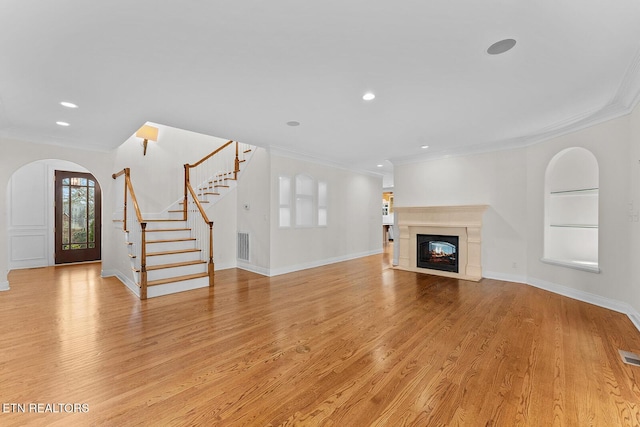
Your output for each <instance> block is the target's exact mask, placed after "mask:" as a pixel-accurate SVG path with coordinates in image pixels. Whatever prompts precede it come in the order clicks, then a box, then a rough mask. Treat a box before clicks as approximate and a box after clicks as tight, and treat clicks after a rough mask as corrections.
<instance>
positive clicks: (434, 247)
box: [416, 234, 458, 273]
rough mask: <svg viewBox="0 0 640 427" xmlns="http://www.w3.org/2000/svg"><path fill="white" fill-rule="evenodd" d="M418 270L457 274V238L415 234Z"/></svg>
mask: <svg viewBox="0 0 640 427" xmlns="http://www.w3.org/2000/svg"><path fill="white" fill-rule="evenodd" d="M416 241H417V252H416V260H417V267H418V268H429V269H431V270H440V271H450V272H452V273H457V272H458V236H440V235H435V234H417V235H416Z"/></svg>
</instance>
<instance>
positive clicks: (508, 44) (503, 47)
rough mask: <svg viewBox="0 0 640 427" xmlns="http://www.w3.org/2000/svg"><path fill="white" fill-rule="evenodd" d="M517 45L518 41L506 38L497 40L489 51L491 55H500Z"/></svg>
mask: <svg viewBox="0 0 640 427" xmlns="http://www.w3.org/2000/svg"><path fill="white" fill-rule="evenodd" d="M515 45H516V41H515V40H514V39H504V40H500V41H499V42H495V43H494V44H492V45H491V46H489V49H487V53H488V54H489V55H500V54H501V53H505V52H506V51H508V50H510V49H511V48H512V47H514V46H515Z"/></svg>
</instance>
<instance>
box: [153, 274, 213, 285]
mask: <svg viewBox="0 0 640 427" xmlns="http://www.w3.org/2000/svg"><path fill="white" fill-rule="evenodd" d="M208 276H209V274H207V273H197V274H187V275H186V276H177V277H169V278H167V279H158V280H151V281H148V282H147V286H157V285H166V284H167V283H175V282H183V281H185V280H191V279H199V278H201V277H208Z"/></svg>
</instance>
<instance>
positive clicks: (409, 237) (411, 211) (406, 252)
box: [394, 205, 487, 281]
mask: <svg viewBox="0 0 640 427" xmlns="http://www.w3.org/2000/svg"><path fill="white" fill-rule="evenodd" d="M394 209H395V214H396V216H397V218H398V220H397V221H398V228H399V229H400V238H399V256H398V265H397V267H396V268H398V269H401V270H407V271H414V272H419V273H428V274H434V275H439V276H446V277H455V278H459V279H466V280H474V281H478V280H480V279H482V263H481V252H482V217H483V214H484V211H485V210H486V209H487V205H465V206H425V207H395V208H394ZM418 235H433V236H453V237H457V240H458V242H457V245H458V248H457V256H456V258H457V259H456V261H457V264H458V266H457V267H458V268H457V272H456V271H445V270H437V269H433V268H424V267H419V266H418Z"/></svg>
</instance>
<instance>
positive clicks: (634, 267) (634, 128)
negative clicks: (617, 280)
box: [622, 106, 640, 312]
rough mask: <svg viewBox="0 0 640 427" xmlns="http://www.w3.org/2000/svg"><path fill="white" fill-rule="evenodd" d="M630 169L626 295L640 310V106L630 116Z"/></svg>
mask: <svg viewBox="0 0 640 427" xmlns="http://www.w3.org/2000/svg"><path fill="white" fill-rule="evenodd" d="M622 165H623V167H624V168H628V169H629V176H628V180H629V195H628V202H629V203H628V205H627V206H626V222H627V224H628V225H629V230H628V231H629V235H628V236H629V239H630V244H629V257H628V265H629V278H628V279H627V282H628V283H627V288H628V290H627V291H626V296H627V299H628V300H629V301H630V304H631V305H632V306H633V307H634V308H635V309H636V311H638V312H640V106H638V107H636V109H635V110H634V111H633V113H632V114H631V116H630V117H629V151H628V156H627V158H626V159H625V161H624V163H623V164H622Z"/></svg>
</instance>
